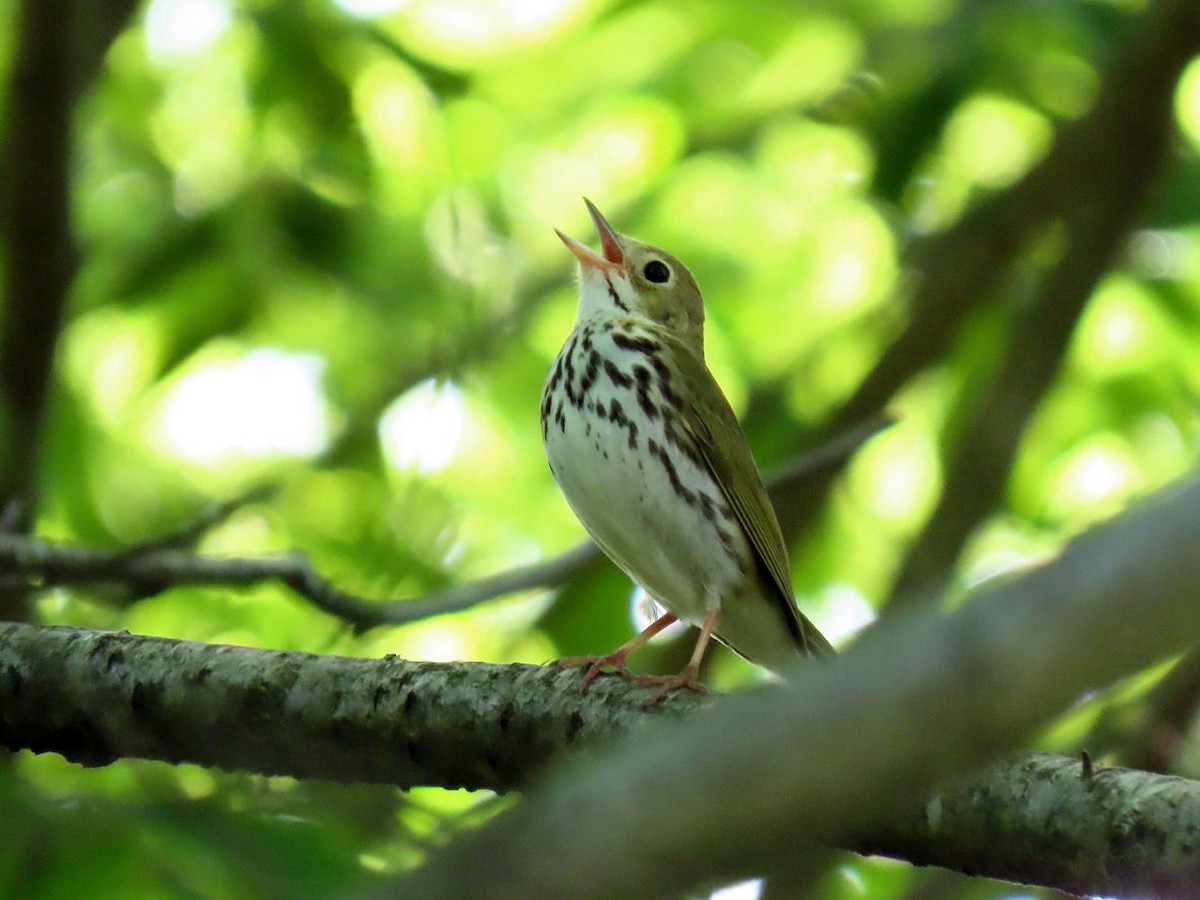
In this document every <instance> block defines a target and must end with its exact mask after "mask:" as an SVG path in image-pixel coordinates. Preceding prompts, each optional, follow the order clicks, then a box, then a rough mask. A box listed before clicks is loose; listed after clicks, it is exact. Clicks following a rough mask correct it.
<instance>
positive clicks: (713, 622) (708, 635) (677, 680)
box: [637, 608, 721, 706]
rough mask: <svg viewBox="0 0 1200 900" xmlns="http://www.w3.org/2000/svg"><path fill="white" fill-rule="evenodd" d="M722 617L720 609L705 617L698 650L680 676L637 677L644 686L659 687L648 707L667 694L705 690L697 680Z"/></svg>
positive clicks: (651, 697)
mask: <svg viewBox="0 0 1200 900" xmlns="http://www.w3.org/2000/svg"><path fill="white" fill-rule="evenodd" d="M720 615H721V610H720V609H719V608H718V609H714V610H713V611H712V612H710V613H709V614H708V615H707V616H705V617H704V624H703V625H701V626H700V637H699V638H697V639H696V649H695V650H693V651H692V658H691V659H689V660H688V664H687V665H686V666H684V667H683V671H682V672H680V673H679V674H678V675H639V676H638V677H637V680H638V681H640V682H641V683H642V684H657V685H659V689H658V690H657V691H655V692H654V693H653V694H651V695H650V699H649V700H647V701H646V705H647V706H654V704H656V703H658V701H659V700H661V699H662V698H663V697H665V696H667V694H669V693H671V692H672V691H677V690H679V689H680V688H691V689H692V690H694V691H702V690H704V686H703V685H702V684H700V682H698V681H697V680H696V678H697V676H698V675H699V674H700V663H701V661H702V660H703V659H704V652H705V651H706V650H707V649H708V645H709V643H710V642H711V641H712V633H713V629H714V628H716V627H717V618H718V617H719V616H720Z"/></svg>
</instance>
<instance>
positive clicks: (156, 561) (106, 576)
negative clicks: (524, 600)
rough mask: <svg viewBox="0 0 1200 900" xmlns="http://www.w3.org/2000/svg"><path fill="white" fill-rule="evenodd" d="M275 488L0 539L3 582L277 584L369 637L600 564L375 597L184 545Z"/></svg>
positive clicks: (156, 586) (855, 443)
mask: <svg viewBox="0 0 1200 900" xmlns="http://www.w3.org/2000/svg"><path fill="white" fill-rule="evenodd" d="M889 423H890V420H888V419H886V418H885V417H881V416H877V417H875V418H874V419H873V420H872V421H870V422H865V423H862V424H860V425H859V426H857V427H856V428H854V429H851V430H849V431H847V432H846V433H844V434H841V435H838V436H837V437H836V438H835V439H834V440H832V441H829V442H828V443H826V444H824V445H822V446H821V447H818V448H816V449H815V450H814V451H812V452H811V453H808V454H805V455H804V456H802V457H801V458H800V459H798V460H796V461H795V462H793V463H791V464H790V465H789V466H787V467H786V468H785V469H783V470H781V472H780V473H779V476H778V477H777V478H775V479H773V483H774V484H776V485H780V484H787V483H789V482H791V481H794V480H804V479H807V478H811V477H813V476H814V475H817V474H819V473H821V472H823V471H826V470H828V469H830V468H837V467H839V466H840V465H842V464H843V463H844V462H845V460H846V458H847V457H848V456H849V455H850V454H852V453H853V452H854V450H855V449H857V448H858V447H859V446H860V445H861V444H862V443H863V442H864V441H865V440H867V439H868V438H870V437H871V436H872V435H873V434H875V433H876V432H877V431H879V430H880V429H881V428H884V427H886V425H888V424H889ZM269 490H270V489H269V488H261V489H255V490H254V491H251V492H250V493H248V494H246V495H243V496H240V497H237V498H234V499H232V500H228V501H225V502H224V503H220V504H215V505H214V506H213V507H212V508H211V509H209V510H206V511H205V512H203V513H201V514H200V515H198V516H196V517H195V519H193V520H191V521H190V522H188V523H187V524H185V525H184V526H183V527H182V528H181V529H180V530H178V531H176V532H172V533H171V534H169V535H166V536H164V537H162V538H158V539H155V540H154V541H150V542H147V543H145V544H138V545H135V546H133V547H124V548H121V549H118V550H102V549H98V548H93V547H84V546H78V545H69V544H58V543H54V542H51V541H46V540H42V539H39V538H33V537H27V536H23V535H6V534H0V577H5V576H7V577H9V578H10V579H11V578H12V577H18V578H23V579H24V580H25V584H26V586H28V587H33V586H42V587H47V586H51V585H58V586H62V585H93V586H95V585H116V586H119V587H121V588H123V589H124V590H125V592H126V596H127V597H128V600H127V602H129V603H132V602H135V601H136V600H138V599H140V598H142V597H145V596H148V595H150V594H154V593H158V592H161V591H162V590H164V589H165V588H167V587H170V586H173V585H184V584H224V585H249V584H257V583H259V582H263V581H280V582H282V583H284V584H286V585H287V586H288V587H290V588H291V589H292V590H294V591H295V592H296V593H298V594H300V595H301V596H302V597H304V598H306V599H307V600H308V601H309V602H311V603H312V604H313V605H314V606H316V607H318V608H319V609H322V610H324V611H325V612H327V613H329V614H331V615H334V616H337V617H338V618H340V619H342V620H343V621H346V622H348V623H350V624H351V625H353V626H354V627H355V629H356V630H357V631H359V632H363V631H367V630H369V629H371V628H376V627H378V626H380V625H404V624H408V623H411V622H416V621H420V620H422V619H428V618H432V617H433V616H439V615H445V614H447V613H452V612H459V611H461V610H464V609H469V608H470V607H472V606H475V605H477V604H479V603H482V602H484V601H487V600H492V599H495V598H497V597H503V596H506V595H508V594H514V593H518V592H520V591H529V590H536V589H539V588H541V589H548V588H555V587H558V586H560V585H562V584H564V583H566V582H567V581H568V580H569V579H571V578H572V577H573V576H575V575H576V574H577V573H579V572H580V571H582V570H583V569H584V568H585V567H587V566H588V565H590V564H592V563H593V562H596V561H598V560H601V559H603V555H602V554H601V553H600V550H599V548H598V547H596V545H595V544H594V543H592V542H591V541H585V542H583V543H581V544H579V545H577V546H575V547H573V548H572V549H570V550H568V551H567V552H566V553H562V554H560V555H559V556H556V557H553V558H552V559H548V560H545V561H543V562H539V563H534V564H532V565H528V566H520V567H518V568H515V569H510V570H508V571H506V572H500V573H498V574H496V575H490V576H488V577H486V578H480V579H477V580H475V581H467V582H463V583H462V584H457V585H454V586H452V587H449V588H446V589H445V590H441V591H435V592H433V593H429V594H424V595H422V596H419V597H412V598H407V599H392V600H377V599H370V598H367V597H361V596H358V595H356V594H351V593H348V592H346V591H342V590H339V589H338V588H336V587H334V586H333V584H332V583H331V582H329V580H328V579H326V578H324V577H322V576H321V575H319V574H318V573H317V572H316V571H315V570H314V569H313V568H312V566H311V564H310V563H309V562H308V560H307V559H306V558H305V557H304V556H303V555H302V554H299V553H289V554H284V555H280V556H265V557H227V556H208V555H203V554H199V553H194V552H191V551H188V550H182V549H178V548H179V547H180V546H181V545H186V544H188V543H191V542H192V541H194V540H195V539H196V537H198V536H199V535H200V534H201V533H203V531H205V530H207V529H208V528H211V527H212V526H213V525H215V524H216V523H217V522H219V521H220V520H222V519H224V518H225V517H226V516H228V515H230V514H231V513H232V512H234V511H235V510H237V509H238V508H240V507H241V506H242V505H244V504H245V503H248V502H250V501H252V500H255V499H258V498H260V497H261V496H262V495H263V493H264V492H265V491H269ZM35 582H36V584H35Z"/></svg>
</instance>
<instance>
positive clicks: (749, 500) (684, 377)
mask: <svg viewBox="0 0 1200 900" xmlns="http://www.w3.org/2000/svg"><path fill="white" fill-rule="evenodd" d="M584 202H585V203H586V204H587V208H588V212H589V213H591V217H592V221H593V222H594V223H595V226H596V230H597V231H598V232H599V235H600V247H601V252H600V253H596V252H594V251H593V250H591V249H590V248H588V247H587V246H586V245H585V244H583V243H581V242H579V241H577V240H575V239H574V238H572V237H568V236H567V235H565V234H563V233H562V232H561V231H559V232H557V233H558V236H559V237H560V238H561V239H562V241H563V243H564V244H566V245H567V249H569V250H570V251H571V253H572V254H574V256H575V258H576V259H577V260H578V261H579V311H578V315H577V317H576V320H575V325H574V327H573V328H572V330H571V333H570V335H568V337H567V339H566V342H565V343H564V344H563V347H562V349H561V350H560V351H559V353H558V356H557V357H556V358H555V360H554V362H553V364H552V365H551V367H550V371H549V373H548V374H547V376H546V382H545V385H544V387H543V389H542V401H541V425H542V441H543V444H544V447H545V451H546V459H547V460H548V462H549V463H550V471H551V472H552V473H553V475H554V478H555V480H556V481H557V482H558V485H559V487H560V488H561V489H562V492H563V494H564V495H565V497H566V499H567V502H568V503H569V504H570V506H571V509H572V510H573V511H574V512H575V515H577V516H578V517H579V520H580V521H581V522H582V523H583V525H584V527H585V528H587V530H588V532H589V533H590V534H591V535H592V537H593V538H594V539H595V541H596V543H597V544H599V545H600V548H601V549H602V550H603V551H604V552H605V553H606V554H607V555H608V557H609V558H610V559H612V561H613V562H615V563H616V564H617V565H618V566H619V567H620V568H621V569H623V570H624V571H625V573H626V574H628V575H629V577H630V578H632V579H633V580H634V581H635V582H637V583H638V584H639V585H641V586H642V587H643V588H644V589H645V590H646V592H647V593H648V594H649V595H650V596H651V597H653V598H654V599H655V600H656V601H657V602H658V603H659V604H660V605H661V606H662V607H664V608H665V609H666V610H667V611H668V612H667V614H665V615H663V616H661V617H660V618H658V619H657V620H655V621H654V622H653V623H651V625H650V626H649V627H648V628H646V629H645V630H644V631H643V632H642V633H641V634H639V635H637V636H636V637H634V638H633V639H632V640H630V641H628V642H627V643H625V644H623V645H622V646H621V647H619V648H617V649H616V650H615V651H613V652H612V653H610V654H608V655H606V656H597V657H579V658H575V659H570V660H563V661H562V663H563V664H579V663H582V664H587V665H588V671H587V673H586V675H585V676H584V685H585V687H586V686H587V685H588V684H590V683H591V682H592V681H593V680H594V679H595V678H596V677H597V676H598V675H599V674H600V673H601V672H602V671H603V670H604V669H605V668H606V667H609V666H611V667H613V668H615V669H617V670H618V671H621V672H626V673H627V672H628V670H627V669H626V666H625V660H626V657H627V656H628V655H629V654H630V653H631V652H633V651H634V650H636V649H637V648H638V647H640V646H641V645H642V644H644V643H645V642H646V641H647V640H649V639H650V638H651V637H652V636H653V635H654V634H657V633H658V632H659V631H661V630H662V629H663V628H665V627H666V626H667V625H670V624H671V623H672V622H674V621H676V619H682V620H683V621H685V622H689V623H691V624H693V625H696V626H698V627H699V628H700V636H699V639H698V640H697V641H696V647H695V650H694V652H693V653H692V657H691V660H690V661H689V662H688V664H687V666H686V667H685V668H684V669H683V671H682V672H680V673H679V674H677V675H670V676H641V679H642V680H645V681H651V682H654V683H657V684H659V685H660V686H661V687H660V689H659V690H658V691H657V692H656V693H655V694H654V696H653V697H652V699H651V702H656V701H657V700H658V699H659V698H660V697H662V696H664V695H665V694H666V693H667V692H669V691H671V690H674V689H676V688H680V687H696V686H697V675H698V672H699V668H700V662H701V660H702V659H703V657H704V652H705V649H706V648H707V646H708V643H709V641H710V638H711V637H713V636H715V637H716V638H717V639H718V640H720V641H721V642H722V643H724V644H726V645H728V646H729V647H730V648H732V649H733V650H734V651H736V652H737V653H738V654H740V655H741V656H743V657H745V658H746V659H748V660H750V661H751V662H753V663H756V664H758V665H761V666H763V667H765V668H767V669H770V670H772V671H775V672H782V671H783V670H786V669H787V668H789V667H790V666H791V665H793V664H794V663H795V662H796V661H797V660H798V659H799V658H801V657H803V656H817V657H829V656H832V655H833V652H834V651H833V647H832V646H831V645H830V643H829V642H828V641H827V640H826V639H825V637H824V636H823V635H822V634H821V633H820V632H819V631H818V630H817V628H816V627H815V626H814V625H813V624H812V622H810V621H809V620H808V619H807V618H805V616H804V615H803V614H802V613H801V612H800V611H799V610H798V609H797V608H796V601H795V596H794V594H793V592H792V586H791V580H790V577H789V566H788V556H787V548H786V547H785V545H784V541H783V534H782V532H781V531H780V528H779V521H778V519H777V518H776V516H775V510H774V509H773V508H772V506H771V501H770V499H769V498H768V497H767V491H766V488H765V487H764V486H763V481H762V476H761V475H760V474H759V471H758V468H757V467H756V466H755V464H754V458H753V456H752V455H751V453H750V448H749V446H748V445H747V443H746V437H745V435H744V434H743V433H742V429H741V426H740V425H739V424H738V421H737V417H736V416H735V415H734V412H733V409H732V408H731V407H730V406H729V401H728V400H726V399H725V395H724V393H722V391H721V388H720V386H719V385H718V384H717V382H716V379H714V378H713V376H712V373H711V372H709V370H708V366H707V365H705V362H704V305H703V301H702V299H701V296H700V289H699V287H698V286H697V285H696V280H695V279H694V278H693V277H692V273H691V272H689V271H688V269H687V267H686V266H685V265H684V264H683V263H682V262H680V261H679V260H678V259H676V258H675V257H674V256H672V255H671V254H669V253H667V252H665V251H663V250H660V249H659V248H657V247H652V246H650V245H649V244H643V243H641V242H640V241H636V240H633V239H632V238H629V237H626V236H625V235H622V234H618V233H617V232H616V231H615V230H614V229H613V228H612V226H611V225H609V224H608V222H607V221H606V220H605V218H604V216H602V215H601V214H600V211H599V210H598V209H596V207H595V206H594V205H593V204H592V203H591V201H589V200H586V199H585V200H584Z"/></svg>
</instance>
